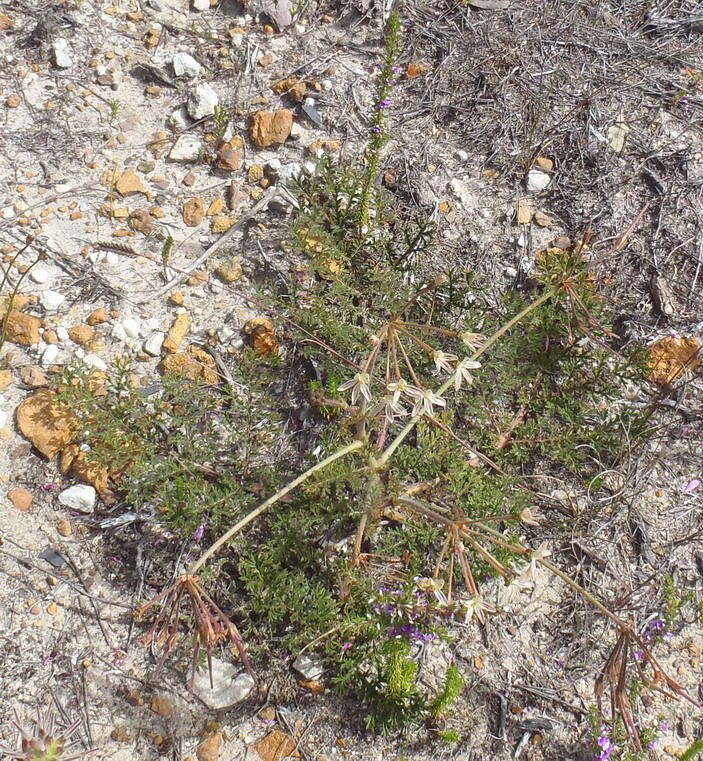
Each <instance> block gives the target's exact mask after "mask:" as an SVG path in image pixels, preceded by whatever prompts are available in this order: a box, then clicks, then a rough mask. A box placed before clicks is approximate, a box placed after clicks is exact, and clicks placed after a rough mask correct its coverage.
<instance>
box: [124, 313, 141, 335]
mask: <svg viewBox="0 0 703 761" xmlns="http://www.w3.org/2000/svg"><path fill="white" fill-rule="evenodd" d="M122 327H123V328H124V332H125V333H126V334H127V335H128V336H129V337H130V338H139V327H140V326H139V320H135V319H134V317H128V318H127V319H126V320H122Z"/></svg>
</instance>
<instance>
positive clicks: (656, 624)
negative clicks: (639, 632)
mask: <svg viewBox="0 0 703 761" xmlns="http://www.w3.org/2000/svg"><path fill="white" fill-rule="evenodd" d="M650 626H651V627H652V629H654V631H655V632H660V631H662V630H663V629H664V621H662V619H661V618H657V619H655V620H654V621H652V623H651V624H650Z"/></svg>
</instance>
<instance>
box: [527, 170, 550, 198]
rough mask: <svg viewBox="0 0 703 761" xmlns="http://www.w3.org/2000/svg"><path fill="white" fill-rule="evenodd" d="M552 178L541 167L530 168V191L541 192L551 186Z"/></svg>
mask: <svg viewBox="0 0 703 761" xmlns="http://www.w3.org/2000/svg"><path fill="white" fill-rule="evenodd" d="M551 181H552V178H551V177H550V176H549V175H548V174H547V173H546V172H543V171H541V170H540V169H530V171H529V172H528V173H527V189H528V190H529V191H530V193H541V192H542V191H543V190H546V189H547V188H548V187H549V183H550V182H551Z"/></svg>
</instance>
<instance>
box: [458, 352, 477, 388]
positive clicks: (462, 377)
mask: <svg viewBox="0 0 703 761" xmlns="http://www.w3.org/2000/svg"><path fill="white" fill-rule="evenodd" d="M479 367H481V363H480V362H474V361H473V360H471V359H462V360H461V362H459V364H458V365H457V366H456V373H455V374H454V389H455V390H456V391H458V390H459V389H460V388H461V384H462V383H464V382H465V383H466V385H467V386H470V385H471V384H472V383H473V382H474V379H473V377H472V376H471V370H478V368H479Z"/></svg>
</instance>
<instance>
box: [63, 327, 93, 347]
mask: <svg viewBox="0 0 703 761" xmlns="http://www.w3.org/2000/svg"><path fill="white" fill-rule="evenodd" d="M94 336H95V328H93V326H92V325H74V326H73V327H72V328H69V329H68V337H69V338H70V339H71V341H73V342H74V343H77V344H79V345H80V346H85V344H87V343H90V341H92V340H93V337H94Z"/></svg>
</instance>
